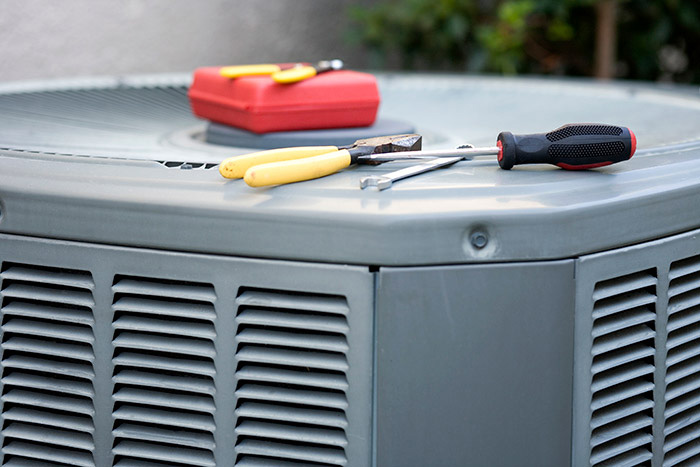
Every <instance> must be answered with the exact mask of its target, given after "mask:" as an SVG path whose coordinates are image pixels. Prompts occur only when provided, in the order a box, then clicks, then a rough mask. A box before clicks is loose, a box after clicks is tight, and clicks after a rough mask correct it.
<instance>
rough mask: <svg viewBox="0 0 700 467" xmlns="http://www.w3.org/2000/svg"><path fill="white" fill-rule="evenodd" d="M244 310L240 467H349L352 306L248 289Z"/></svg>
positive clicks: (241, 300)
mask: <svg viewBox="0 0 700 467" xmlns="http://www.w3.org/2000/svg"><path fill="white" fill-rule="evenodd" d="M237 305H238V312H237V315H236V323H237V334H236V343H237V351H236V360H237V363H238V370H237V372H236V379H237V381H238V386H237V390H236V397H237V400H238V405H237V408H236V417H237V420H238V424H237V426H236V435H237V441H236V454H237V457H236V465H241V466H245V465H250V466H252V465H265V464H266V463H267V465H273V464H274V465H285V464H287V463H292V462H298V463H305V462H314V463H316V464H314V465H331V466H333V465H335V466H337V465H346V464H347V457H346V454H345V447H347V444H348V441H347V434H346V432H345V430H346V429H347V426H348V420H347V416H346V411H347V409H348V399H347V389H348V381H347V371H348V368H349V367H348V360H347V352H348V349H349V347H348V343H347V333H348V331H349V327H348V322H347V315H348V313H349V308H348V305H347V302H346V301H345V299H344V298H342V297H334V296H325V295H314V294H300V293H286V292H283V291H274V290H244V291H243V292H242V293H240V294H239V297H238V299H237Z"/></svg>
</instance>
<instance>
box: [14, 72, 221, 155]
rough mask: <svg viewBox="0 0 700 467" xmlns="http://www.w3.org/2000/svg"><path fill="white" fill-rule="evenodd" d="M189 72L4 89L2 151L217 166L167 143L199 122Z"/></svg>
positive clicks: (195, 152)
mask: <svg viewBox="0 0 700 467" xmlns="http://www.w3.org/2000/svg"><path fill="white" fill-rule="evenodd" d="M183 78H184V79H183ZM183 78H178V79H171V80H167V79H160V80H155V81H153V82H151V81H150V80H148V79H144V80H141V81H140V80H132V81H134V82H129V83H128V84H121V83H119V82H118V81H116V80H105V82H104V83H102V82H101V81H100V80H91V81H89V82H86V83H82V85H83V86H80V84H81V83H78V86H77V87H76V86H75V85H74V87H75V88H74V89H72V88H70V87H66V88H58V89H50V88H49V89H43V90H40V91H21V92H8V93H0V150H11V151H20V152H25V153H36V154H50V155H59V156H78V157H102V158H119V159H145V160H152V161H158V162H160V163H161V164H163V166H165V167H168V168H181V167H183V166H184V168H192V169H200V168H201V169H210V168H212V167H215V166H216V164H214V163H212V161H210V160H198V159H200V158H201V157H202V156H201V155H200V154H198V152H197V151H196V150H195V148H194V147H190V148H185V149H183V148H180V147H178V145H177V144H170V145H169V144H164V141H165V140H167V139H168V138H167V136H168V135H169V134H171V133H173V132H176V131H178V130H182V129H185V128H190V127H192V126H193V125H196V124H197V123H199V122H200V121H198V120H197V119H196V118H194V116H193V115H192V113H191V111H190V108H189V102H188V100H187V84H186V83H187V82H188V77H183ZM204 157H205V158H211V157H212V155H211V154H208V155H205V156H204Z"/></svg>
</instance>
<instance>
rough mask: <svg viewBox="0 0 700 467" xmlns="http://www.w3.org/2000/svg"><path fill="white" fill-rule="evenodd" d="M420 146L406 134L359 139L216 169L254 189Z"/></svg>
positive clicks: (271, 153)
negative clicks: (239, 179)
mask: <svg viewBox="0 0 700 467" xmlns="http://www.w3.org/2000/svg"><path fill="white" fill-rule="evenodd" d="M421 142H422V137H421V136H420V135H417V134H406V135H392V136H379V137H376V138H368V139H361V140H357V141H355V143H353V144H352V145H350V146H306V147H293V148H280V149H270V150H267V151H259V152H254V153H251V154H245V155H242V156H234V157H229V158H228V159H225V160H224V161H222V162H221V164H220V165H219V173H221V175H222V176H223V177H224V178H230V179H236V178H243V179H244V180H245V182H246V183H247V184H248V185H250V186H254V187H259V186H268V185H281V184H285V183H293V182H301V181H304V180H311V179H314V178H320V177H323V176H326V175H330V174H332V173H335V172H338V171H339V170H341V169H344V168H345V167H348V166H349V165H351V164H356V163H364V164H378V163H381V162H386V161H387V160H393V157H389V158H384V159H378V158H376V157H372V155H374V154H385V153H394V152H405V151H419V150H420V149H421ZM396 158H399V157H396Z"/></svg>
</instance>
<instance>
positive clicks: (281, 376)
mask: <svg viewBox="0 0 700 467" xmlns="http://www.w3.org/2000/svg"><path fill="white" fill-rule="evenodd" d="M237 375H238V378H239V379H240V380H246V381H263V382H268V383H281V384H282V383H284V384H295V385H299V386H310V387H318V388H328V389H334V390H340V391H345V390H347V388H348V381H347V378H346V377H345V376H344V375H338V374H326V373H312V372H308V371H302V370H299V371H294V370H287V369H283V368H268V367H261V366H255V365H244V366H243V367H241V368H240V369H239V370H238V372H237Z"/></svg>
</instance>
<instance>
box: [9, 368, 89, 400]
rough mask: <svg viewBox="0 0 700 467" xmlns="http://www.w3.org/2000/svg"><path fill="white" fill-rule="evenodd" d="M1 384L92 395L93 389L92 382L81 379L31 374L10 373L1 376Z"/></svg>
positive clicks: (78, 394)
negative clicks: (64, 378)
mask: <svg viewBox="0 0 700 467" xmlns="http://www.w3.org/2000/svg"><path fill="white" fill-rule="evenodd" d="M2 384H3V385H4V386H5V387H7V386H18V387H21V388H34V389H43V390H46V391H51V392H57V393H63V394H73V395H76V396H86V397H93V396H94V395H95V391H94V390H93V388H92V384H91V383H88V382H83V381H72V380H58V379H56V378H52V377H48V376H37V375H32V374H22V373H10V375H9V376H5V377H3V378H2Z"/></svg>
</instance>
